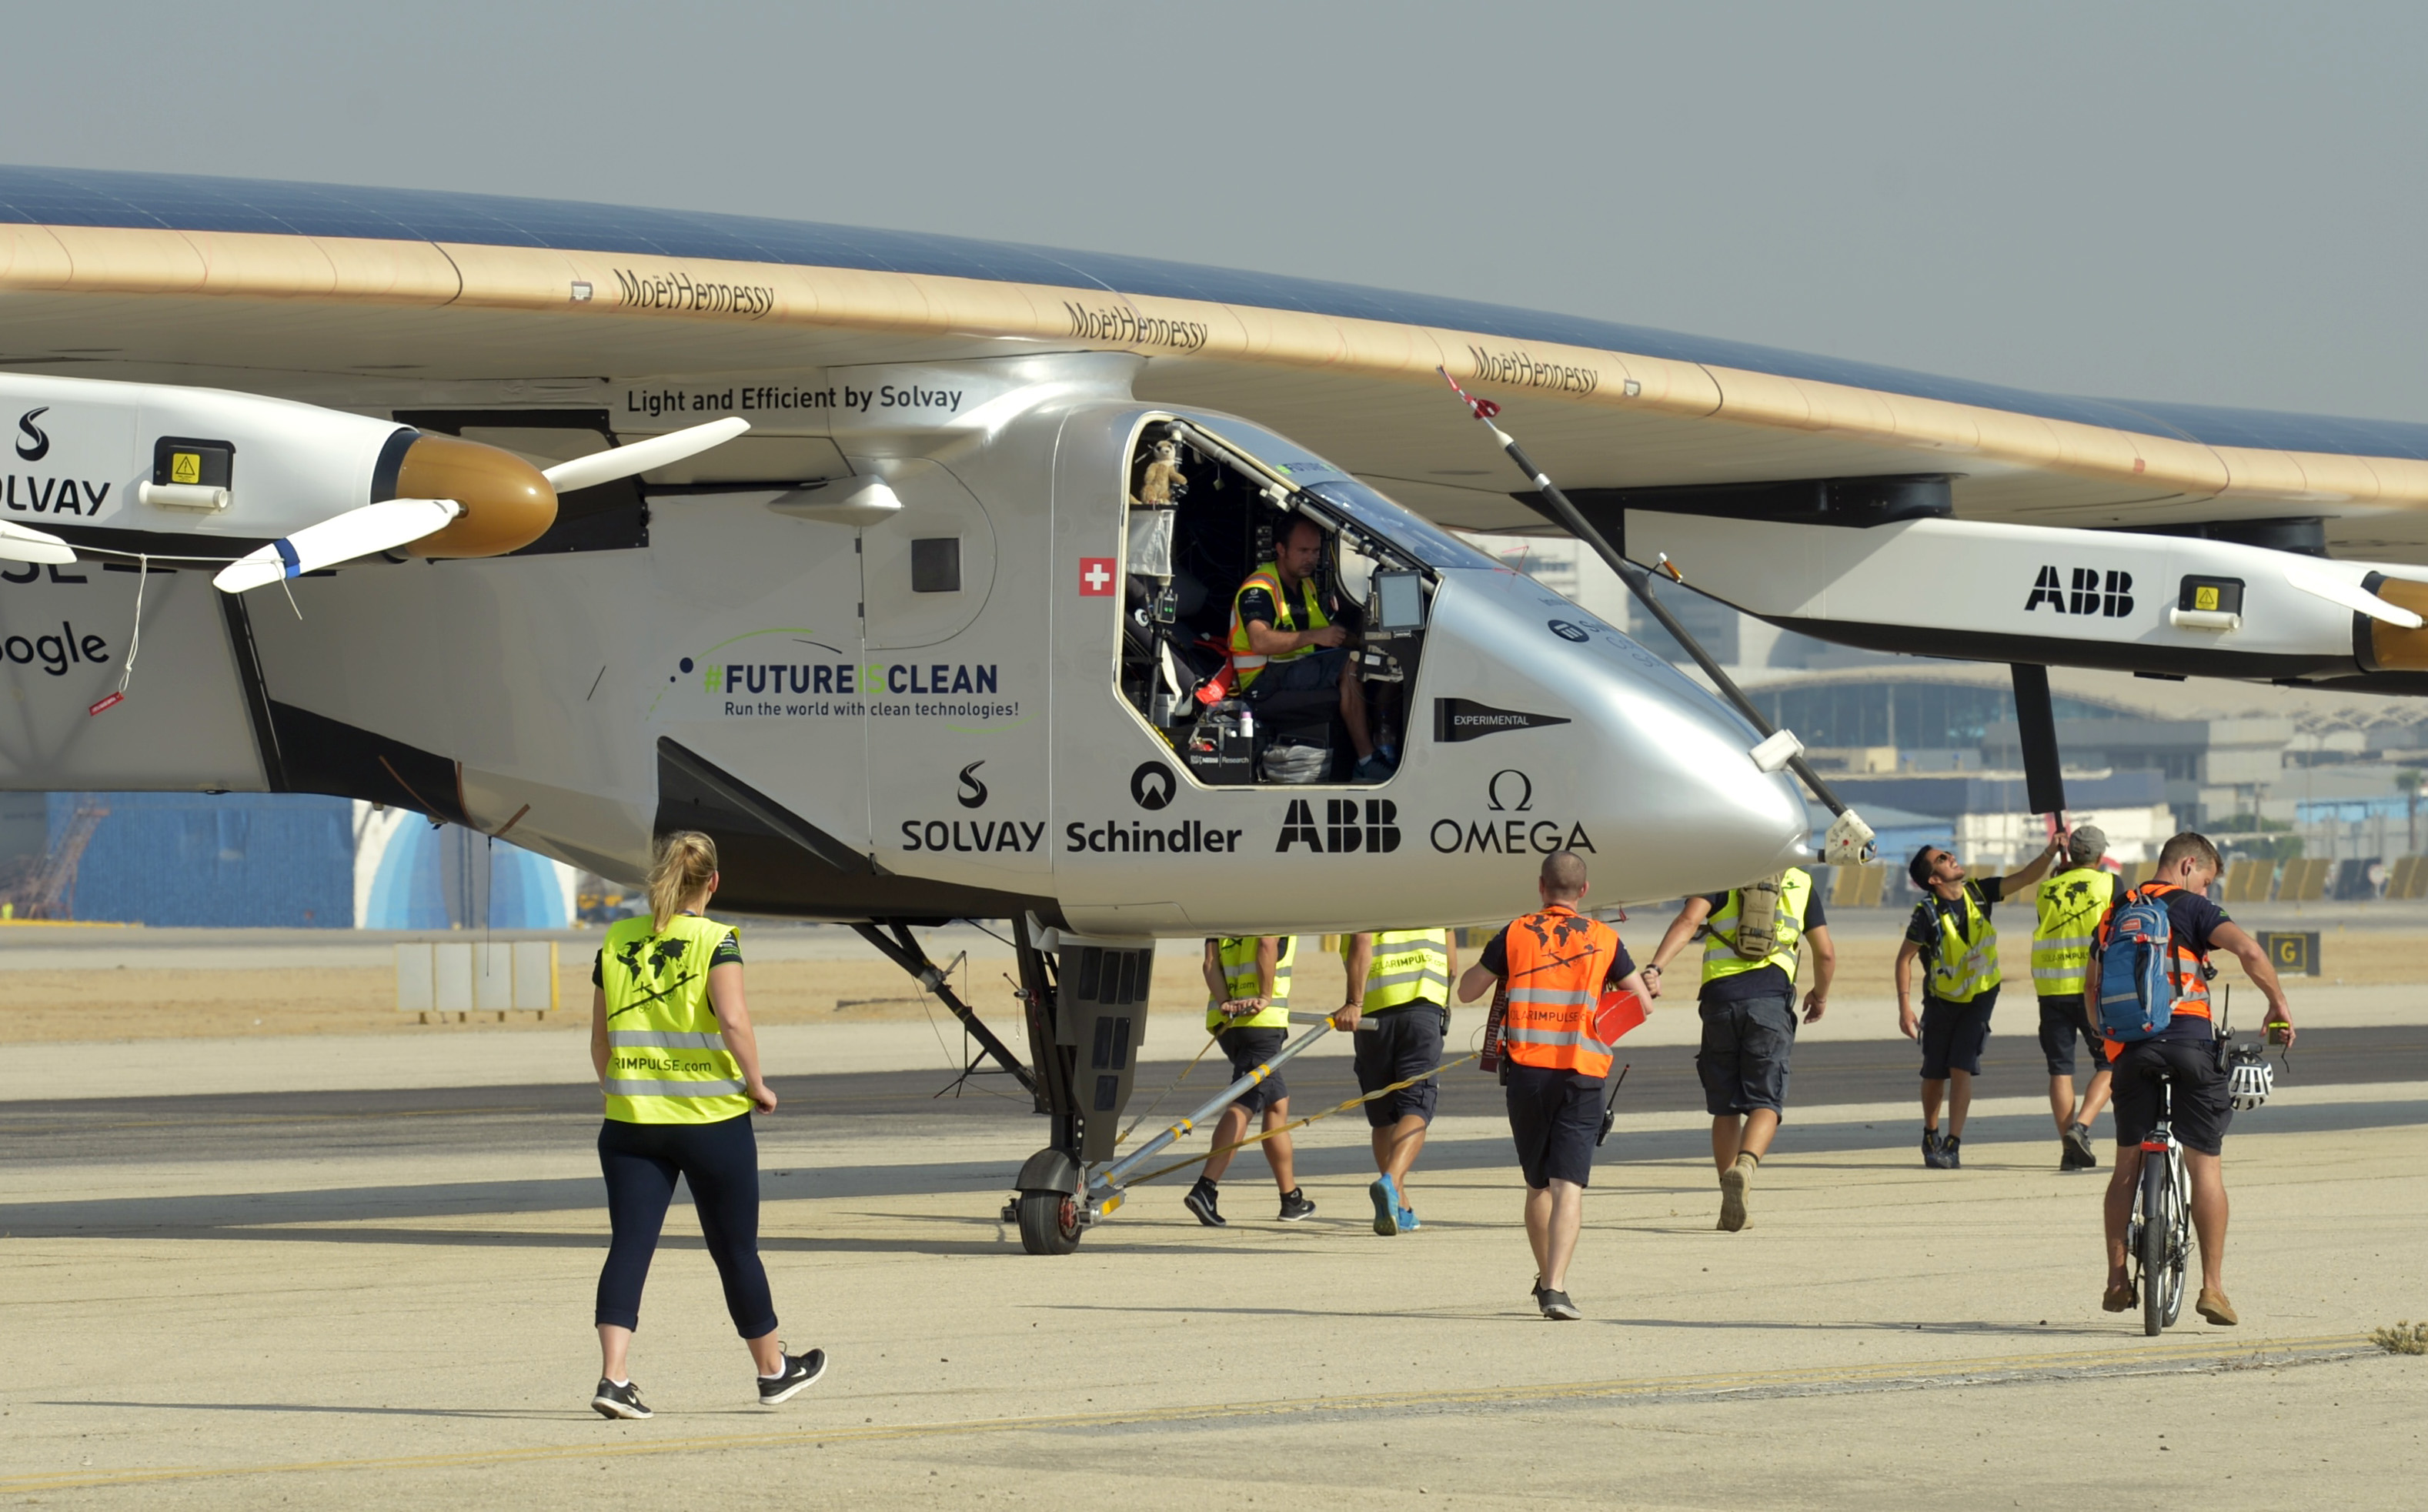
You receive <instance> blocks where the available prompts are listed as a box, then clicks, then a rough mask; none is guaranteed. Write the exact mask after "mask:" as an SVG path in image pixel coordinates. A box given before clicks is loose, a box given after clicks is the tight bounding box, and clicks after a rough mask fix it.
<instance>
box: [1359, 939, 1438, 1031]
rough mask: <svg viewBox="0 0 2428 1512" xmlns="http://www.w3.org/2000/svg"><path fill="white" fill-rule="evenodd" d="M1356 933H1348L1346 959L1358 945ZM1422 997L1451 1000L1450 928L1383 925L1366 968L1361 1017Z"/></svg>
mask: <svg viewBox="0 0 2428 1512" xmlns="http://www.w3.org/2000/svg"><path fill="white" fill-rule="evenodd" d="M1356 943H1357V941H1356V937H1355V936H1354V935H1345V936H1343V937H1342V938H1341V942H1340V959H1341V961H1343V962H1344V963H1345V962H1346V961H1348V960H1349V952H1350V951H1351V950H1353V949H1354V948H1355V947H1356ZM1419 1000H1422V1001H1427V1002H1434V1003H1440V1004H1444V1005H1447V1004H1448V1003H1449V1002H1450V931H1449V930H1448V929H1383V930H1378V931H1376V933H1375V935H1374V959H1373V961H1372V962H1371V963H1370V964H1369V965H1368V967H1367V968H1366V999H1365V1001H1364V1002H1362V1003H1360V1004H1358V1012H1359V1014H1360V1015H1361V1017H1360V1018H1359V1021H1358V1022H1359V1023H1360V1024H1361V1025H1362V1024H1363V1023H1364V1022H1365V1020H1364V1018H1363V1017H1362V1015H1364V1014H1368V1013H1380V1012H1383V1011H1386V1010H1388V1009H1394V1008H1403V1007H1405V1006H1406V1005H1408V1004H1410V1003H1414V1002H1418V1001H1419Z"/></svg>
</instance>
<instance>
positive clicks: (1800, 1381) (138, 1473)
mask: <svg viewBox="0 0 2428 1512" xmlns="http://www.w3.org/2000/svg"><path fill="white" fill-rule="evenodd" d="M2369 1348H2371V1344H2370V1341H2369V1339H2368V1338H2367V1337H2366V1336H2364V1335H2361V1334H2322V1335H2317V1336H2314V1337H2310V1338H2304V1339H2270V1340H2264V1341H2263V1340H2254V1341H2252V1342H2250V1343H2240V1342H2236V1343H2224V1342H2222V1341H2219V1340H2216V1339H2207V1338H2204V1339H2187V1340H2185V1341H2183V1342H2181V1343H2155V1344H2137V1345H2127V1346H2123V1347H2119V1348H2114V1349H2097V1350H2082V1351H2076V1352H2075V1353H2072V1354H2063V1355H1993V1356H1978V1357H1976V1358H1972V1359H1950V1360H1907V1361H1902V1362H1898V1363H1894V1364H1892V1363H1886V1362H1883V1363H1880V1364H1877V1365H1865V1366H1851V1367H1850V1366H1815V1367H1804V1368H1798V1369H1793V1370H1777V1371H1731V1372H1715V1373H1710V1374H1701V1375H1658V1376H1647V1377H1642V1378H1639V1379H1635V1380H1628V1381H1566V1382H1556V1383H1551V1384H1548V1385H1542V1386H1507V1387H1501V1386H1496V1387H1470V1388H1460V1389H1450V1390H1436V1391H1385V1392H1373V1393H1370V1394H1368V1395H1364V1396H1334V1397H1304V1398H1299V1399H1295V1400H1282V1399H1269V1400H1265V1401H1259V1402H1211V1403H1189V1404H1183V1405H1174V1406H1168V1407H1132V1408H1128V1409H1121V1408H1113V1409H1108V1410H1106V1411H1103V1412H1066V1413H1042V1414H1039V1415H1038V1416H1035V1417H1026V1418H969V1419H964V1420H961V1421H960V1422H917V1423H902V1424H898V1425H879V1426H870V1425H865V1424H863V1425H861V1426H859V1427H834V1428H818V1427H798V1428H784V1429H780V1430H778V1431H775V1432H770V1433H738V1434H711V1435H705V1436H699V1437H694V1438H659V1439H647V1440H643V1441H640V1442H629V1441H621V1442H611V1443H593V1444H540V1445H533V1446H531V1447H529V1448H523V1449H477V1450H467V1451H465V1452H463V1453H461V1454H397V1455H388V1456H382V1457H378V1458H369V1459H318V1460H298V1461H294V1462H291V1463H285V1464H269V1465H216V1466H215V1465H189V1466H165V1467H161V1468H158V1469H153V1470H124V1471H68V1472H65V1473H55V1474H46V1475H14V1476H8V1477H5V1478H0V1492H8V1491H41V1490H65V1489H69V1488H72V1487H83V1486H137V1485H142V1484H146V1483H149V1482H154V1481H186V1480H207V1479H213V1478H217V1477H222V1476H237V1475H291V1474H299V1473H307V1472H311V1471H367V1470H368V1471H398V1470H448V1469H457V1468H462V1467H465V1466H473V1465H515V1464H530V1463H539V1462H545V1461H549V1460H567V1459H590V1458H599V1459H603V1458H608V1457H610V1456H623V1455H630V1454H689V1453H693V1452H696V1451H699V1450H730V1449H776V1448H801V1447H805V1446H808V1445H811V1444H815V1445H817V1446H818V1447H820V1448H824V1447H826V1446H828V1445H840V1444H856V1443H881V1442H889V1441H899V1440H903V1439H910V1438H955V1437H961V1436H968V1435H975V1434H990V1433H1033V1432H1042V1431H1053V1430H1058V1429H1059V1430H1070V1429H1083V1428H1121V1427H1137V1426H1144V1425H1151V1424H1156V1423H1183V1422H1219V1421H1221V1420H1222V1419H1226V1418H1251V1417H1264V1416H1268V1415H1274V1414H1281V1413H1294V1414H1306V1413H1351V1412H1388V1411H1394V1410H1402V1411H1404V1410H1409V1409H1423V1408H1442V1407H1458V1406H1470V1405H1473V1406H1495V1407H1506V1406H1510V1405H1525V1404H1527V1403H1557V1402H1589V1401H1610V1400H1614V1399H1617V1400H1625V1399H1629V1398H1660V1397H1667V1396H1716V1397H1727V1396H1731V1395H1736V1394H1743V1393H1765V1394H1767V1393H1781V1392H1793V1391H1796V1390H1799V1389H1811V1390H1814V1391H1826V1390H1829V1389H1833V1388H1836V1389H1846V1388H1854V1389H1861V1388H1862V1387H1865V1386H1891V1385H1897V1384H1902V1383H1906V1382H1912V1383H1914V1384H1916V1385H1920V1384H1923V1383H1926V1382H1928V1383H1934V1384H1950V1383H1960V1382H1961V1381H1962V1380H1963V1378H1965V1377H1969V1376H1980V1377H1990V1378H1993V1379H1995V1380H2000V1381H2011V1380H2013V1379H2015V1378H2017V1377H2021V1376H2031V1375H2047V1376H2061V1375H2065V1374H2069V1373H2075V1372H2088V1373H2092V1374H2099V1373H2116V1374H2139V1373H2144V1372H2150V1371H2152V1370H2154V1369H2156V1370H2174V1371H2196V1370H2201V1369H2211V1370H2216V1369H2226V1368H2232V1367H2237V1366H2239V1367H2242V1368H2245V1369H2250V1368H2256V1367H2260V1366H2267V1365H2291V1364H2302V1363H2306V1362H2308V1361H2312V1360H2320V1359H2332V1358H2340V1357H2342V1356H2347V1355H2352V1354H2357V1353H2362V1352H2365V1351H2367V1350H2368V1349H2369ZM63 1405H73V1404H63ZM634 1431H638V1432H646V1431H647V1430H646V1429H637V1430H634Z"/></svg>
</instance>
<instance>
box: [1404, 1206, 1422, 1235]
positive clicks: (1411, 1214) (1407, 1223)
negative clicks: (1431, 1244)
mask: <svg viewBox="0 0 2428 1512" xmlns="http://www.w3.org/2000/svg"><path fill="white" fill-rule="evenodd" d="M1397 1216H1398V1218H1399V1220H1400V1232H1401V1233H1403V1234H1413V1233H1415V1232H1416V1231H1417V1230H1418V1229H1419V1228H1422V1227H1424V1226H1425V1225H1424V1224H1420V1223H1419V1222H1417V1210H1416V1209H1415V1208H1401V1209H1400V1211H1399V1213H1398V1214H1397Z"/></svg>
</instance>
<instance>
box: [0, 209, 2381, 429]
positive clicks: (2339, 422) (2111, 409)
mask: <svg viewBox="0 0 2428 1512" xmlns="http://www.w3.org/2000/svg"><path fill="white" fill-rule="evenodd" d="M0 222H21V223H26V224H35V225H73V226H165V227H170V228H172V229H176V230H187V231H253V232H266V233H272V234H292V235H302V236H314V237H386V238H406V239H415V240H428V241H462V242H475V243H481V244H484V245H491V246H505V247H550V248H558V249H564V250H574V251H586V252H606V253H615V252H625V253H634V254H643V255H655V256H664V257H702V258H710V257H713V258H719V259H727V260H732V261H740V262H767V263H778V264H791V265H795V266H799V267H812V268H852V269H861V270H867V271H888V272H905V273H931V274H941V275H946V276H951V277H957V278H972V279H984V280H991V281H1002V282H1014V283H1026V284H1045V285H1058V286H1062V287H1066V288H1088V287H1091V286H1093V287H1096V288H1104V289H1107V290H1113V289H1118V290H1122V291H1124V292H1126V293H1132V294H1140V295H1145V296H1150V297H1160V298H1170V299H1190V300H1206V301H1211V302H1214V303H1218V304H1241V305H1249V306H1254V307H1257V308H1264V309H1276V310H1299V311H1305V312H1308V313H1313V314H1320V315H1329V316H1336V317H1341V318H1348V319H1359V320H1382V321H1390V322H1404V323H1409V324H1418V325H1431V326H1439V327H1446V328H1449V329H1452V330H1466V331H1475V332H1478V333H1481V334H1484V335H1486V336H1491V337H1500V338H1502V339H1505V340H1513V341H1555V342H1560V343H1562V344H1565V345H1568V346H1577V347H1586V348H1594V349H1599V350H1601V351H1607V352H1620V353H1638V354H1641V355H1644V356H1648V357H1663V358H1668V359H1671V360H1674V361H1679V362H1691V363H1699V364H1705V365H1709V366H1712V367H1723V368H1742V369H1746V370H1751V371H1756V372H1765V373H1775V374H1778V375H1780V376H1781V377H1788V378H1803V379H1810V380H1813V381H1816V382H1823V383H1833V384H1845V385H1847V386H1852V387H1858V388H1871V389H1878V390H1880V391H1882V392H1886V393H1895V394H1909V395H1912V396H1914V397H1916V398H1923V399H1940V400H1946V401H1949V402H1951V403H1960V404H1977V405H1980V406H1983V407H1985V408H1990V409H2001V410H2009V411H2012V412H2014V413H2016V414H2022V415H2037V416H2040V417H2042V418H2043V419H2064V420H2077V421H2080V422H2082V423H2084V424H2089V425H2103V426H2111V427H2114V428H2116V429H2118V430H2125V431H2132V432H2138V433H2140V434H2143V435H2150V436H2176V437H2179V438H2183V439H2188V440H2197V441H2204V442H2207V443H2210V444H2213V445H2220V446H2248V447H2260V448H2274V449H2282V450H2286V451H2296V452H2348V453H2356V454H2364V455H2370V456H2399V457H2421V458H2428V425H2421V424H2415V423H2410V422H2405V421H2398V420H2368V419H2337V418H2334V417H2331V416H2321V415H2295V414H2279V413H2274V412H2270V411H2263V410H2233V409H2215V408H2207V407H2204V406H2201V405H2194V404H2164V403H2160V404H2146V403H2125V402H2123V401H2118V400H2107V399H2082V398H2073V397H2069V396H2066V395H2060V394H2040V393H2032V392H2029V391H2027V390H2025V389H2019V388H2008V387H2004V386H1999V385H1996V384H1984V383H1974V382H1970V381H1968V380H1965V379H1961V378H1940V377H1935V376H1932V375H1931V374H1928V373H1917V372H1909V371H1906V370H1902V369H1897V368H1884V367H1879V366H1876V365H1874V364H1871V363H1865V362H1848V361H1844V360H1841V359H1838V358H1834V357H1824V356H1815V355H1812V354H1810V353H1798V352H1781V351H1777V350H1775V349H1772V348H1768V347H1759V346H1753V345H1750V344H1747V343H1746V342H1741V341H1727V340H1719V339H1715V338H1712V337H1695V336H1685V335H1682V334H1680V333H1678V332H1675V331H1661V330H1655V329H1652V328H1650V327H1648V326H1640V325H1626V324H1622V323H1619V322H1617V321H1613V320H1581V319H1578V318H1576V317H1573V316H1565V315H1551V314H1546V313H1543V312H1541V311H1536V310H1521V309H1512V308H1510V307H1508V306H1506V305H1501V304H1481V303H1478V302H1476V301H1473V300H1460V299H1443V298H1438V297H1435V296H1432V295H1425V294H1406V293H1397V292H1393V291H1391V290H1388V289H1376V288H1360V287H1358V286H1356V285H1353V284H1335V283H1327V282H1323V281H1321V280H1318V279H1309V278H1288V277H1283V276H1281V275H1278V274H1273V273H1259V272H1249V271H1231V270H1226V269H1220V268H1201V267H1195V266H1192V265H1190V264H1187V263H1173V262H1163V261H1160V260H1157V259H1155V258H1148V257H1127V256H1120V255H1111V254H1104V253H1086V252H1060V251H1056V250H1054V249H1051V248H1045V247H1030V246H1023V245H1019V244H1016V243H1011V242H1001V241H980V240H976V239H974V238H966V237H947V236H933V235H926V234H921V233H916V232H906V231H880V230H871V229H865V228H862V227H858V226H838V225H824V224H819V223H817V222H798V221H778V220H771V219H766V218H763V217H757V216H742V215H710V214H704V213H698V212H693V211H685V210H650V209H637V208H628V207H625V206H621V205H583V204H579V203H575V202H571V201H566V200H523V199H513V198H509V197H507V196H503V195H495V194H452V193H446V192H441V191H436V190H431V189H350V188H346V187H344V186H341V185H334V184H286V183H275V182H271V181H267V180H258V179H235V178H197V177H188V176H183V175H179V174H173V173H104V172H100V171H97V170H86V169H57V168H9V167H0Z"/></svg>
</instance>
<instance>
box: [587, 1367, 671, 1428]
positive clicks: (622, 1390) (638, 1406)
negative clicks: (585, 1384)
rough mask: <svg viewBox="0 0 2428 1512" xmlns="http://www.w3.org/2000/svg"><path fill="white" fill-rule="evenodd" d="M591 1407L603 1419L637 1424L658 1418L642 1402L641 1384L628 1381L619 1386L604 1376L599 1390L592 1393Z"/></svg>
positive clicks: (600, 1381) (600, 1379) (600, 1380)
mask: <svg viewBox="0 0 2428 1512" xmlns="http://www.w3.org/2000/svg"><path fill="white" fill-rule="evenodd" d="M590 1407H591V1410H592V1411H594V1412H596V1413H598V1414H599V1416H600V1417H602V1418H628V1419H632V1420H633V1421H635V1422H637V1421H639V1420H640V1419H642V1418H654V1417H656V1416H657V1414H656V1413H654V1412H651V1411H650V1410H649V1409H648V1406H647V1405H645V1404H644V1403H643V1402H642V1401H641V1383H640V1382H638V1381H627V1382H625V1383H624V1384H623V1385H621V1386H617V1385H616V1384H615V1382H613V1381H611V1380H609V1379H607V1377H605V1376H603V1375H602V1376H600V1377H599V1389H598V1390H596V1391H594V1392H592V1393H591V1396H590Z"/></svg>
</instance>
